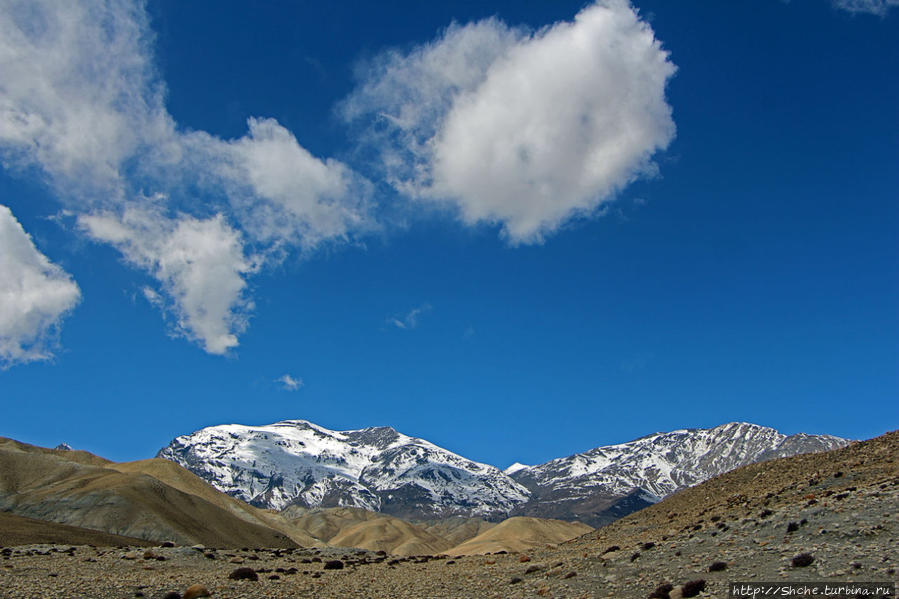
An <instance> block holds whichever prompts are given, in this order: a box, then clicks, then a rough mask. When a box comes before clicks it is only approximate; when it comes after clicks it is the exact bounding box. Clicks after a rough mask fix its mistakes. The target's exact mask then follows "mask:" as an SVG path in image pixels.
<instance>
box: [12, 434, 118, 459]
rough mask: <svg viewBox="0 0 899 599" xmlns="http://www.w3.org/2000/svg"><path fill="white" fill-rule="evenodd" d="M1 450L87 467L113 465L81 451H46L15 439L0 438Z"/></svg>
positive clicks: (46, 449)
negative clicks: (47, 457) (63, 460)
mask: <svg viewBox="0 0 899 599" xmlns="http://www.w3.org/2000/svg"><path fill="white" fill-rule="evenodd" d="M2 450H8V451H18V452H21V453H32V454H40V455H50V456H56V457H58V458H63V459H65V460H67V461H69V462H76V463H78V464H86V465H88V466H105V465H107V464H112V463H113V462H111V461H109V460H107V459H106V458H101V457H100V456H98V455H94V454H92V453H90V452H88V451H83V450H81V449H71V450H69V449H48V448H46V447H38V446H37V445H29V444H28V443H22V442H21V441H16V440H15V439H9V438H7V437H0V451H2Z"/></svg>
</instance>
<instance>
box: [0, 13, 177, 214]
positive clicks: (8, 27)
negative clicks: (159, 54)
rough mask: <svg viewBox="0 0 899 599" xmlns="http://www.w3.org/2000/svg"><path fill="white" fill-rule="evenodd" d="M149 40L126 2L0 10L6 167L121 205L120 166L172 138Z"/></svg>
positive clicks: (0, 110)
mask: <svg viewBox="0 0 899 599" xmlns="http://www.w3.org/2000/svg"><path fill="white" fill-rule="evenodd" d="M149 38H150V36H149V35H148V28H147V22H146V15H145V14H144V12H143V10H142V9H141V7H140V5H139V4H135V3H132V2H124V1H122V2H117V1H112V2H104V3H98V2H75V1H73V2H52V1H47V0H44V1H38V0H23V1H16V0H11V1H5V2H3V3H2V4H0V72H2V73H3V78H2V81H0V150H2V157H3V159H4V162H5V163H6V164H7V165H16V166H19V165H31V164H36V165H38V166H40V167H42V168H43V169H44V171H45V172H46V173H47V175H49V176H50V177H51V179H53V181H54V182H55V183H56V184H57V185H59V186H61V187H65V188H66V189H67V195H69V196H72V195H76V196H77V197H78V198H79V199H81V200H84V201H91V202H96V201H103V199H105V198H112V199H117V198H121V197H122V195H123V194H124V193H125V189H124V185H123V182H122V176H123V169H124V168H125V167H126V161H128V160H129V158H132V157H134V156H136V155H137V154H138V153H140V152H142V151H145V150H146V149H147V148H148V147H153V148H154V149H155V150H156V151H157V154H161V153H164V151H165V150H166V149H170V148H169V146H170V145H171V142H172V141H173V136H174V126H173V123H172V121H171V119H170V117H169V116H168V113H167V112H166V111H165V109H164V107H163V103H162V98H163V92H164V90H163V88H162V86H161V85H159V84H158V82H157V81H155V78H154V71H153V69H152V66H151V65H150V56H151V55H152V54H151V52H150V50H149V48H148V45H149ZM160 151H162V152H160Z"/></svg>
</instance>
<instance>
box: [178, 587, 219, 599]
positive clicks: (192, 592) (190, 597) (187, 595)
mask: <svg viewBox="0 0 899 599" xmlns="http://www.w3.org/2000/svg"><path fill="white" fill-rule="evenodd" d="M211 596H212V593H210V592H209V589H207V588H206V587H204V586H203V585H202V584H192V585H190V586H189V587H187V589H186V590H185V591H184V595H182V598H181V599H197V597H211Z"/></svg>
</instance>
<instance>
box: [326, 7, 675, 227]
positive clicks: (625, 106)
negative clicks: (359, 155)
mask: <svg viewBox="0 0 899 599" xmlns="http://www.w3.org/2000/svg"><path fill="white" fill-rule="evenodd" d="M675 70H676V69H675V66H674V65H673V64H672V63H671V61H670V60H669V58H668V53H667V52H666V51H665V50H663V49H662V47H661V44H660V42H659V41H658V40H657V39H656V38H655V36H654V34H653V31H652V29H651V28H650V26H649V25H648V24H647V23H646V22H645V21H642V20H641V19H640V18H639V16H638V14H637V12H636V10H635V9H634V8H633V7H631V6H630V4H629V3H628V2H627V1H626V0H603V1H600V2H597V3H595V4H593V5H591V6H588V7H587V8H585V9H583V10H582V11H581V12H580V13H578V14H577V15H576V17H575V19H574V21H572V22H560V23H556V24H555V25H553V26H551V27H547V28H543V29H540V30H539V31H536V32H528V31H525V30H522V29H512V28H510V27H508V26H506V25H505V24H504V23H502V22H501V21H499V20H497V19H487V20H484V21H480V22H477V23H471V24H468V25H464V26H460V25H453V26H451V27H449V28H448V29H447V30H446V31H445V32H444V33H443V35H441V36H440V37H439V38H438V39H436V40H434V41H432V42H430V43H428V44H425V45H422V46H419V47H416V48H413V49H412V50H410V51H408V52H401V51H392V52H387V53H385V54H383V55H381V56H380V57H379V58H377V59H376V60H374V61H372V63H371V64H368V65H366V68H364V69H360V73H361V78H360V82H359V85H358V87H357V89H356V90H355V91H354V92H353V93H352V95H350V97H349V98H348V99H347V100H346V101H345V102H344V104H343V106H342V112H343V115H344V117H345V118H346V120H347V121H349V122H351V123H355V124H357V125H359V126H360V127H361V129H362V130H363V132H364V139H365V140H366V143H368V144H370V145H371V146H372V149H373V150H374V151H375V153H376V154H377V155H378V156H380V163H379V166H380V170H381V172H382V173H383V175H384V177H385V178H386V179H387V181H389V182H390V183H391V184H392V185H393V186H394V187H395V188H396V189H397V190H399V191H401V192H402V193H404V194H406V195H408V196H410V197H413V198H418V199H427V200H434V201H439V202H444V203H449V204H450V205H452V206H455V207H456V208H457V209H458V211H459V215H460V217H461V219H462V220H463V221H464V222H465V223H467V224H477V223H496V224H499V225H501V226H502V231H503V233H504V235H505V236H506V237H507V238H508V240H509V241H510V242H512V243H531V242H540V241H541V240H542V239H543V237H544V236H545V235H547V234H550V233H552V232H554V231H556V230H557V229H558V228H559V227H560V226H561V225H562V224H563V223H565V222H566V221H568V220H570V219H572V218H574V217H576V216H578V215H584V214H594V213H595V212H596V209H597V207H598V206H599V205H600V204H601V203H602V202H604V201H606V200H608V199H611V198H612V197H614V195H615V194H616V192H617V191H618V190H620V189H621V188H623V187H624V186H626V185H627V184H628V183H630V182H632V181H633V180H634V179H636V178H638V177H641V176H646V175H653V174H654V173H655V172H656V166H655V164H654V163H653V162H652V155H653V154H654V153H655V152H656V151H658V150H662V149H664V148H666V147H667V146H668V144H669V143H670V142H671V140H672V139H673V137H674V133H675V127H674V122H673V120H672V117H671V107H670V106H669V105H668V103H667V101H666V98H665V87H666V84H667V82H668V80H669V79H670V78H671V77H672V76H673V75H674V72H675Z"/></svg>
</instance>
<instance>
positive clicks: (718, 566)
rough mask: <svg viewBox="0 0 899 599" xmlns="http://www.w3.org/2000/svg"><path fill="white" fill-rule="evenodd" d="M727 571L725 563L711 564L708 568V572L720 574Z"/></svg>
mask: <svg viewBox="0 0 899 599" xmlns="http://www.w3.org/2000/svg"><path fill="white" fill-rule="evenodd" d="M722 570H727V562H712V564H711V565H710V566H709V572H721V571H722Z"/></svg>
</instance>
